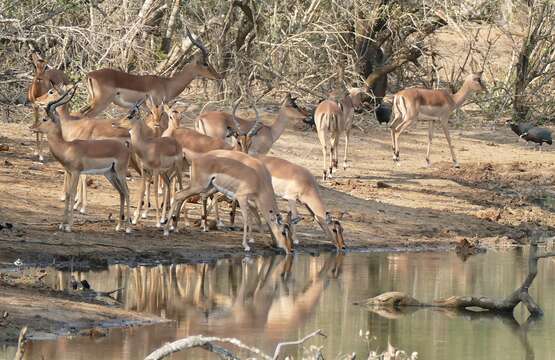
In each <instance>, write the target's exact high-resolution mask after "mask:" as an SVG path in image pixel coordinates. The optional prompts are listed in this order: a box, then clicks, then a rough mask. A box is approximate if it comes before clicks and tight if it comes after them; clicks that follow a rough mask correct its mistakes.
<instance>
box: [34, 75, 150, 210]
mask: <svg viewBox="0 0 555 360" xmlns="http://www.w3.org/2000/svg"><path fill="white" fill-rule="evenodd" d="M52 86H53V87H52V88H51V89H50V90H48V91H47V92H46V93H45V94H44V95H42V96H40V97H39V98H37V99H36V100H35V103H36V104H38V105H40V106H43V107H45V106H47V105H48V104H49V103H52V102H55V101H57V100H60V99H61V98H62V97H64V96H66V95H67V101H65V100H64V101H63V102H61V103H60V105H59V106H57V107H56V110H55V111H56V112H57V115H58V118H59V119H60V126H61V128H62V135H63V137H64V139H65V140H66V141H73V140H102V139H113V140H119V141H120V142H129V141H130V137H129V130H127V129H124V128H121V127H114V126H113V125H112V123H113V120H110V119H101V118H89V117H80V116H78V115H76V114H71V113H70V112H69V109H68V104H69V101H71V99H72V98H73V96H74V95H75V91H76V89H77V86H76V85H74V86H72V87H71V88H70V87H65V86H64V85H61V86H57V85H55V84H52ZM131 165H132V166H133V168H134V169H135V170H137V171H140V169H139V167H138V165H137V161H136V159H135V157H133V156H132V157H131ZM68 180H69V176H68V173H67V172H66V176H65V177H64V192H63V194H64V195H62V198H61V200H62V201H64V200H65V194H66V193H67V186H68V185H69V181H68ZM85 184H86V176H85V175H84V176H82V177H81V181H80V182H79V187H78V195H77V201H76V202H75V204H74V209H77V208H79V206H81V209H80V212H81V213H83V214H84V213H85V212H86V207H87V187H86V185H85Z"/></svg>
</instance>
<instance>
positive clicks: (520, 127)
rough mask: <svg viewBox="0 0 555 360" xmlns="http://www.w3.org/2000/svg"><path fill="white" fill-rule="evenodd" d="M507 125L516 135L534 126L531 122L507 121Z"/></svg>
mask: <svg viewBox="0 0 555 360" xmlns="http://www.w3.org/2000/svg"><path fill="white" fill-rule="evenodd" d="M509 127H510V128H511V130H512V131H513V132H514V133H515V134H517V135H518V136H521V135H522V134H524V133H525V132H527V131H528V130H530V129H531V128H533V127H534V125H533V124H532V123H514V122H509Z"/></svg>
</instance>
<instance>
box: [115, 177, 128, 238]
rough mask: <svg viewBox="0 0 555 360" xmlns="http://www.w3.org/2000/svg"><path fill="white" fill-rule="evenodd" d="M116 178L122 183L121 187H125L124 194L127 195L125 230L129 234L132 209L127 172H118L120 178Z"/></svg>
mask: <svg viewBox="0 0 555 360" xmlns="http://www.w3.org/2000/svg"><path fill="white" fill-rule="evenodd" d="M116 180H117V181H118V182H119V183H120V184H121V188H122V189H123V196H124V197H125V216H126V217H127V222H126V224H127V225H126V226H125V232H126V233H128V234H129V233H130V232H131V226H130V225H131V209H130V203H129V187H128V186H127V179H126V174H125V172H124V173H123V174H121V173H120V174H118V178H117V179H116ZM122 220H123V219H122Z"/></svg>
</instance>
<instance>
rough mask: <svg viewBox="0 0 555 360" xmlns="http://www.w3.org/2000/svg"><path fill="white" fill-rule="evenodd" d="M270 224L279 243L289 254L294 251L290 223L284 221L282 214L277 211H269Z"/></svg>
mask: <svg viewBox="0 0 555 360" xmlns="http://www.w3.org/2000/svg"><path fill="white" fill-rule="evenodd" d="M268 225H269V226H270V230H271V232H272V234H273V235H274V237H275V238H276V242H277V245H278V246H279V247H280V248H282V249H283V250H285V252H286V253H287V254H290V253H291V252H293V234H292V233H291V229H290V228H289V224H287V223H284V222H283V218H282V217H281V214H280V213H279V212H277V211H274V210H270V211H269V221H268Z"/></svg>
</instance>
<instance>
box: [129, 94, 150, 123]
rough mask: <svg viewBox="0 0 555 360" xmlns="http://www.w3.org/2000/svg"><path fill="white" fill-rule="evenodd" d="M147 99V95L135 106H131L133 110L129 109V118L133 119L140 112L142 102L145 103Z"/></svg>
mask: <svg viewBox="0 0 555 360" xmlns="http://www.w3.org/2000/svg"><path fill="white" fill-rule="evenodd" d="M145 100H146V96H145V97H144V98H142V99H141V100H139V101H137V102H136V103H135V104H134V105H133V107H132V108H131V110H129V113H128V114H127V118H128V119H130V120H131V119H133V118H134V117H135V116H136V115H137V114H138V113H139V110H140V107H141V105H142V104H144V102H145Z"/></svg>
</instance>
